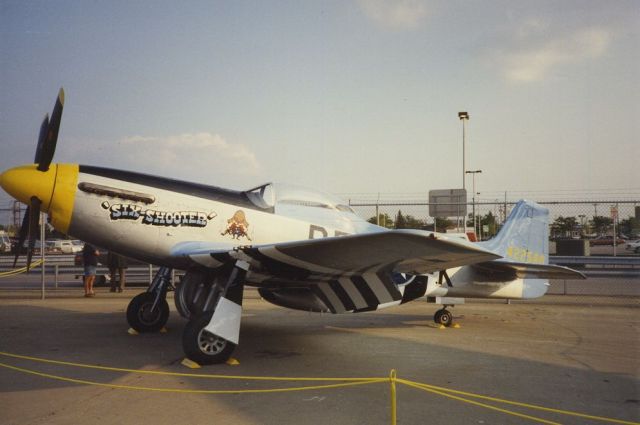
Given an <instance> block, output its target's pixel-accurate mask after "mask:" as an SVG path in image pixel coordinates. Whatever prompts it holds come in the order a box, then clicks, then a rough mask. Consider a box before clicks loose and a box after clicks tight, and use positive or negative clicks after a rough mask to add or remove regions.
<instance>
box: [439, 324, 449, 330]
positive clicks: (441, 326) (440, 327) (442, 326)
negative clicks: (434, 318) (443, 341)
mask: <svg viewBox="0 0 640 425" xmlns="http://www.w3.org/2000/svg"><path fill="white" fill-rule="evenodd" d="M438 329H447V327H446V326H445V325H440V326H438Z"/></svg>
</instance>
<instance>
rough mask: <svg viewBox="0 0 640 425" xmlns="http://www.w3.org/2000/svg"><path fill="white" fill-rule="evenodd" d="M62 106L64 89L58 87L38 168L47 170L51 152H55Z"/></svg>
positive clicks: (51, 155) (51, 157) (51, 156)
mask: <svg viewBox="0 0 640 425" xmlns="http://www.w3.org/2000/svg"><path fill="white" fill-rule="evenodd" d="M63 107H64V89H63V88H60V91H59V92H58V99H57V100H56V105H55V106H54V107H53V112H52V113H51V120H49V130H48V131H47V138H46V139H45V141H44V144H43V145H42V149H41V152H42V153H41V155H40V162H39V163H38V170H40V171H47V170H48V169H49V165H51V161H52V160H53V154H54V153H55V152H56V143H58V131H59V130H60V120H61V119H62V108H63Z"/></svg>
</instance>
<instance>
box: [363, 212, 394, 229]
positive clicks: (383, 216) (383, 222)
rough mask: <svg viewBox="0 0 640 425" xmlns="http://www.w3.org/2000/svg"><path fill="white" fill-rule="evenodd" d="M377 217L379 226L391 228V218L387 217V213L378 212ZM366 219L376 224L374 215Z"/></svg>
mask: <svg viewBox="0 0 640 425" xmlns="http://www.w3.org/2000/svg"><path fill="white" fill-rule="evenodd" d="M378 219H379V223H380V226H382V227H386V228H387V229H393V219H392V218H391V217H389V214H387V213H379V214H378ZM367 221H368V222H369V223H372V224H378V221H376V216H375V215H374V216H373V217H371V218H369V219H368V220H367Z"/></svg>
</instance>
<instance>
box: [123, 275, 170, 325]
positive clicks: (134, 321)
mask: <svg viewBox="0 0 640 425" xmlns="http://www.w3.org/2000/svg"><path fill="white" fill-rule="evenodd" d="M170 286H171V269H170V268H168V267H160V269H159V270H158V272H157V273H156V275H155V276H154V278H153V281H152V282H151V285H150V286H149V289H147V292H143V293H141V294H138V295H136V296H135V297H133V299H132V300H131V301H130V302H129V306H128V307H127V321H128V322H129V325H130V326H131V327H132V328H133V329H135V330H136V331H138V332H141V333H143V332H158V331H159V330H160V329H162V328H163V327H164V325H166V324H167V320H169V304H167V290H168V289H169V287H170Z"/></svg>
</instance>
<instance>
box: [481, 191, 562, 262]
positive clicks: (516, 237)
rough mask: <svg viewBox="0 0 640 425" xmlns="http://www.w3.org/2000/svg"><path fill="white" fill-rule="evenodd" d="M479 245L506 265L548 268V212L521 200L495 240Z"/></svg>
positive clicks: (530, 202)
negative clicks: (491, 252)
mask: <svg viewBox="0 0 640 425" xmlns="http://www.w3.org/2000/svg"><path fill="white" fill-rule="evenodd" d="M479 244H481V245H482V246H483V248H487V249H490V250H492V251H494V252H495V253H496V254H499V255H502V256H503V257H504V258H505V259H506V260H507V261H509V260H510V261H515V262H519V263H535V264H549V210H548V209H546V208H544V207H542V206H540V205H538V204H536V203H535V202H532V201H527V200H521V201H519V202H518V203H517V204H516V206H515V208H514V209H513V210H512V211H511V214H509V218H508V219H507V221H506V222H505V224H504V226H503V227H502V229H500V232H499V233H498V234H497V235H496V237H495V238H493V239H491V240H489V241H486V242H479Z"/></svg>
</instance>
